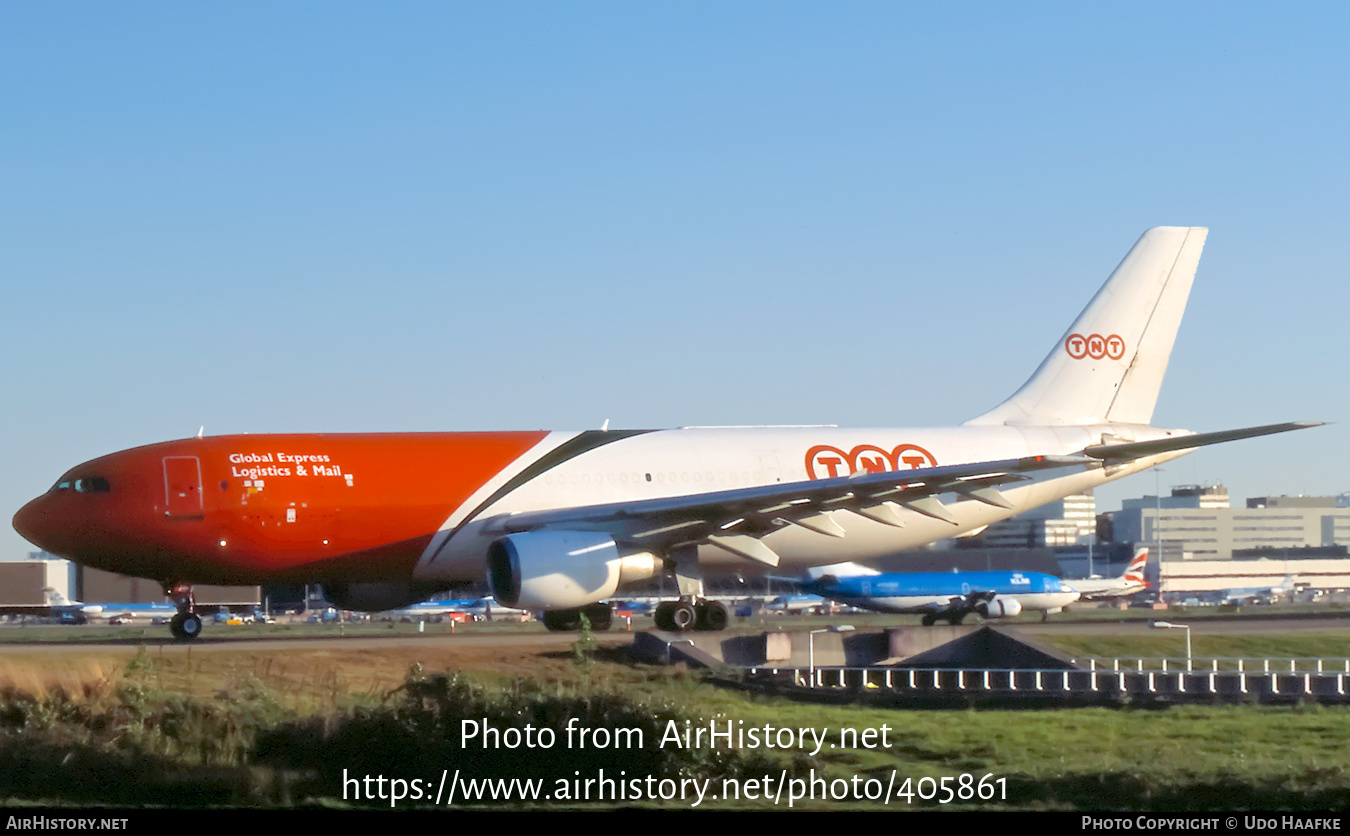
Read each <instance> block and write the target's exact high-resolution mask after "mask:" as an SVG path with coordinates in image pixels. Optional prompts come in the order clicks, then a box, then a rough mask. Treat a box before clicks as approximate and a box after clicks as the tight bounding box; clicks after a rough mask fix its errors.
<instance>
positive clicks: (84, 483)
mask: <svg viewBox="0 0 1350 836" xmlns="http://www.w3.org/2000/svg"><path fill="white" fill-rule="evenodd" d="M52 490H54V491H78V492H79V493H107V492H108V491H111V490H112V485H111V484H109V483H108V480H107V479H105V478H103V477H102V476H89V477H86V478H84V479H63V480H61V481H60V482H57V483H56V484H55V485H53V486H52Z"/></svg>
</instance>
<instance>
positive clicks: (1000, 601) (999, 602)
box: [980, 595, 1022, 618]
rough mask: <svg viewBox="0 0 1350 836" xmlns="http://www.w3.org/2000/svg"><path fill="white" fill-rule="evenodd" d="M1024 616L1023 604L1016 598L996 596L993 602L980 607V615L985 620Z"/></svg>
mask: <svg viewBox="0 0 1350 836" xmlns="http://www.w3.org/2000/svg"><path fill="white" fill-rule="evenodd" d="M1021 614H1022V602H1021V601H1018V600H1017V599H1016V598H1004V597H1003V596H1001V595H1000V596H996V597H995V598H994V599H993V600H990V601H987V602H985V603H983V604H981V605H980V615H982V616H984V617H985V618H1011V617H1012V616H1014V615H1021Z"/></svg>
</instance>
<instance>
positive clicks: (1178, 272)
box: [966, 226, 1209, 425]
mask: <svg viewBox="0 0 1350 836" xmlns="http://www.w3.org/2000/svg"><path fill="white" fill-rule="evenodd" d="M1208 232H1209V230H1207V229H1205V228H1204V227H1175V226H1160V227H1155V228H1153V229H1150V230H1148V231H1147V232H1145V233H1144V234H1143V235H1142V236H1140V238H1139V241H1138V242H1137V243H1136V244H1135V245H1134V247H1133V248H1132V249H1131V250H1130V252H1129V253H1128V254H1127V255H1126V256H1125V259H1124V260H1123V261H1121V262H1120V265H1119V266H1118V267H1116V269H1115V272H1113V273H1112V274H1111V277H1110V278H1109V279H1107V280H1106V284H1104V285H1102V288H1101V290H1099V291H1097V295H1096V296H1094V297H1092V301H1091V302H1089V303H1088V306H1087V307H1086V308H1084V309H1083V312H1082V313H1081V314H1079V315H1078V319H1076V320H1075V321H1074V323H1073V325H1071V326H1070V327H1069V330H1068V331H1067V332H1066V333H1065V334H1064V336H1063V337H1062V338H1061V339H1060V341H1059V342H1058V343H1056V344H1055V347H1054V348H1053V349H1051V351H1050V354H1049V355H1048V356H1046V358H1045V360H1044V361H1042V362H1041V365H1040V368H1038V369H1037V370H1036V373H1035V374H1033V375H1032V376H1031V379H1030V380H1028V381H1027V382H1026V383H1024V384H1023V385H1022V388H1021V389H1018V390H1017V392H1016V393H1015V394H1014V395H1013V396H1012V397H1011V398H1008V400H1006V401H1004V402H1003V403H1002V404H1000V405H998V406H997V407H995V408H994V409H993V410H991V411H989V412H986V413H985V414H984V415H981V416H979V417H978V418H974V419H972V420H970V421H967V422H966V423H967V424H968V425H988V424H1040V425H1053V424H1097V423H1102V422H1105V421H1115V422H1120V423H1128V424H1147V423H1148V422H1149V421H1150V419H1152V417H1153V407H1154V406H1155V405H1156V404H1157V402H1158V390H1159V389H1160V388H1161V386H1162V380H1163V375H1164V374H1165V373H1166V372H1167V359H1168V357H1169V356H1170V355H1171V353H1172V344H1173V342H1174V341H1175V340H1176V335H1177V328H1179V327H1180V325H1181V315H1182V313H1183V312H1185V310H1186V298H1187V296H1189V295H1190V292H1191V281H1192V280H1193V279H1194V278H1195V268H1196V266H1197V265H1198V264H1199V263H1200V250H1201V249H1202V248H1203V247H1204V244H1205V236H1206V234H1208Z"/></svg>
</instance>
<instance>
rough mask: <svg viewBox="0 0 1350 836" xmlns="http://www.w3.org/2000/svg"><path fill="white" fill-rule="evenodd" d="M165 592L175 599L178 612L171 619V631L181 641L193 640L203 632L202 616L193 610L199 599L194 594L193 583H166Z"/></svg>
mask: <svg viewBox="0 0 1350 836" xmlns="http://www.w3.org/2000/svg"><path fill="white" fill-rule="evenodd" d="M164 594H165V595H167V596H169V597H170V598H172V599H173V605H174V607H175V608H177V610H178V613H177V614H176V615H175V616H174V617H173V619H172V620H170V621H169V632H171V633H173V637H174V638H175V639H178V640H179V641H192V640H193V639H195V638H197V637H198V636H200V635H201V634H202V617H201V616H199V615H197V613H195V612H193V610H195V609H196V608H197V600H196V599H195V598H194V597H193V595H192V584H190V583H175V584H165V585H164Z"/></svg>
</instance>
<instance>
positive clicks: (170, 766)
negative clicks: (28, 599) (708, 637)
mask: <svg viewBox="0 0 1350 836" xmlns="http://www.w3.org/2000/svg"><path fill="white" fill-rule="evenodd" d="M408 626H409V625H398V627H408ZM437 626H439V625H437ZM430 627H431V625H428V628H430ZM55 629H61V630H69V629H70V628H55ZM110 629H112V628H100V630H102V631H104V632H102V633H100V634H99V635H102V636H103V637H104V639H105V640H106V641H107V642H108V644H107V645H106V646H105V647H103V648H99V649H97V650H92V651H91V650H86V649H83V648H81V649H78V650H59V651H53V652H49V653H41V654H37V653H31V652H28V653H22V652H17V651H5V650H3V649H0V687H2V688H3V689H4V695H3V699H0V735H3V745H2V746H0V786H2V787H5V788H7V789H6V794H7V796H8V797H9V798H10V799H11V800H37V799H45V800H49V801H50V800H64V801H66V802H70V803H93V802H100V803H112V804H128V805H138V804H150V803H163V802H164V800H165V799H171V800H172V803H174V804H177V805H184V806H195V805H204V804H235V805H264V806H274V805H279V806H285V805H293V804H304V803H310V802H314V801H317V800H323V801H324V803H343V802H342V799H341V796H342V780H341V776H342V771H341V770H342V769H347V770H349V771H351V772H356V771H358V770H359V771H362V774H382V775H385V776H387V777H402V778H405V779H413V778H418V779H421V780H424V781H431V780H432V779H435V778H437V777H438V776H439V774H440V770H441V769H446V770H452V769H460V770H461V773H463V774H471V775H475V776H478V777H493V776H498V777H507V778H510V777H517V778H519V777H524V778H530V777H535V778H545V777H547V778H549V779H550V780H561V778H564V777H566V776H569V775H572V774H573V773H576V774H577V776H578V777H580V776H583V775H593V774H595V773H596V772H597V770H600V769H609V772H607V773H606V774H607V775H610V776H613V775H615V774H616V773H617V772H619V771H624V772H626V774H627V775H629V776H633V775H638V774H642V775H649V774H650V775H654V776H657V777H661V776H665V777H667V778H668V779H670V780H676V779H680V780H685V779H687V780H706V781H709V782H711V783H710V784H709V786H715V787H718V788H722V787H727V788H732V789H735V788H739V789H746V788H749V789H750V790H751V792H750V793H749V794H752V795H755V796H756V798H754V799H747V798H745V797H742V798H741V799H740V800H739V801H735V800H728V799H726V798H724V797H723V796H722V795H717V798H716V800H713V799H711V798H709V799H705V800H704V801H703V802H702V806H704V807H711V808H714V809H787V808H788V807H787V805H788V800H789V798H790V797H791V795H792V794H793V790H795V791H797V793H798V794H804V793H805V792H807V791H810V790H812V787H813V783H812V782H813V780H814V781H815V783H814V787H815V788H816V789H820V791H821V793H822V794H825V795H830V794H831V788H833V789H839V788H841V787H847V788H849V791H848V792H846V793H845V795H848V796H849V797H847V798H843V799H831V800H822V799H820V798H819V797H817V798H814V799H807V798H800V799H796V800H794V801H793V808H794V809H801V808H808V809H821V808H827V809H836V808H851V809H875V808H877V807H879V806H883V805H884V806H886V807H889V808H894V809H906V808H925V809H957V808H962V807H965V808H973V809H988V808H989V806H990V805H997V806H998V807H999V808H1000V809H1003V808H1016V809H1068V810H1072V809H1094V810H1105V809H1111V810H1180V809H1209V810H1218V809H1221V810H1230V809H1276V808H1280V809H1343V808H1345V807H1346V806H1347V804H1350V711H1348V710H1346V709H1343V708H1339V707H1337V708H1332V707H1319V706H1312V705H1310V706H1302V707H1292V708H1259V707H1255V706H1238V707H1173V708H1168V709H1161V710H1138V709H1134V710H1131V709H1101V708H1091V709H1061V710H1045V711H1020V712H1019V711H973V710H948V711H912V710H881V709H868V708H860V707H853V706H822V705H818V704H809V703H798V702H792V701H788V700H785V699H777V698H766V697H761V696H755V695H749V694H745V693H741V692H738V691H734V690H727V689H722V688H717V687H714V686H713V685H711V684H708V683H707V682H705V681H704V679H703V678H702V677H701V676H700V675H698V674H696V673H690V672H686V671H682V670H679V669H670V668H664V667H652V666H648V665H644V664H640V663H638V662H636V661H635V660H633V659H631V658H629V657H628V655H627V652H626V650H625V649H624V647H623V646H621V645H618V644H616V642H615V637H606V638H605V639H604V640H603V641H602V642H601V645H600V648H599V649H598V650H596V651H593V652H591V653H589V654H576V653H574V652H573V651H572V650H571V649H570V648H567V647H566V646H565V645H564V646H561V647H559V646H557V645H548V646H545V645H542V644H540V643H539V642H538V639H537V638H536V639H534V640H532V638H531V637H532V636H534V637H537V636H539V635H540V634H539V633H536V632H533V631H530V630H526V629H523V628H517V629H519V630H520V631H521V632H520V641H519V642H517V643H515V644H514V645H512V646H510V647H508V648H505V649H503V648H502V647H500V646H489V647H480V646H471V645H469V644H467V643H459V642H456V641H455V640H454V639H452V638H439V639H438V638H429V639H428V640H427V641H425V642H411V643H405V644H399V645H397V646H395V647H388V648H382V649H379V650H363V649H347V648H344V646H343V645H344V644H345V643H344V642H340V641H339V642H334V643H333V646H332V647H331V648H329V647H324V648H322V649H318V650H315V649H296V650H276V651H269V652H267V653H265V654H259V653H257V652H256V651H253V650H238V651H234V650H230V649H227V648H215V649H213V650H212V651H211V652H209V653H206V652H200V651H197V652H194V651H192V650H190V649H184V648H174V647H170V648H165V647H164V646H157V647H145V648H142V647H138V646H136V644H135V643H134V639H133V638H132V637H127V636H116V635H114V634H113V633H111V632H107V631H108V630H110ZM129 629H136V628H129ZM222 629H224V628H222ZM231 629H234V630H238V629H251V628H231ZM1178 638H1179V637H1178V636H1176V635H1175V634H1171V633H1165V632H1162V631H1151V632H1143V633H1142V634H1141V635H1139V636H1132V637H1128V638H1127V639H1126V641H1127V646H1128V648H1129V651H1130V654H1131V655H1150V654H1157V655H1159V656H1175V655H1176V654H1175V650H1176V648H1177V646H1178ZM1207 638H1212V639H1214V642H1213V643H1212V644H1207V645H1201V642H1200V639H1201V637H1198V636H1197V637H1196V653H1197V655H1202V650H1201V648H1202V647H1204V648H1205V649H1204V650H1203V653H1205V654H1211V655H1225V656H1253V655H1258V654H1264V653H1272V652H1278V654H1277V655H1280V656H1326V655H1341V656H1343V655H1344V654H1345V648H1346V646H1347V639H1350V636H1347V634H1346V633H1345V632H1344V631H1316V630H1310V631H1298V632H1291V633H1282V634H1279V635H1253V636H1213V637H1207ZM618 641H620V642H621V641H622V638H619V639H618ZM1055 641H1056V642H1057V643H1058V644H1059V645H1060V647H1061V648H1062V649H1064V650H1065V651H1067V652H1069V653H1071V654H1079V655H1087V654H1091V655H1113V654H1115V653H1116V652H1118V648H1119V645H1117V644H1116V643H1115V642H1116V641H1117V640H1116V639H1115V638H1112V637H1103V638H1091V637H1082V636H1080V637H1074V638H1063V637H1056V639H1055ZM437 672H451V674H450V675H448V676H437V675H436V674H437ZM568 718H576V719H575V720H574V725H577V726H579V727H585V728H588V729H591V730H592V731H594V730H597V729H602V728H603V729H610V730H615V729H619V728H629V729H639V728H641V729H643V730H644V733H645V736H646V738H645V739H644V741H643V745H642V746H641V747H634V746H628V747H626V751H614V750H603V749H604V747H592V748H591V749H590V750H588V749H582V748H580V747H578V748H577V749H576V750H568V749H567V748H566V747H564V746H562V745H561V743H559V744H558V745H556V746H554V747H552V748H542V747H536V748H534V749H530V748H529V747H523V746H522V747H518V748H515V749H509V750H508V749H507V748H506V747H502V746H498V747H497V751H496V752H494V751H491V750H490V749H489V748H484V747H477V748H475V747H474V746H461V745H460V743H461V741H460V739H459V735H460V733H461V731H462V723H463V721H464V720H466V719H467V720H473V721H481V722H482V723H484V724H489V723H490V724H493V725H494V727H495V728H498V729H508V728H512V727H518V728H524V726H525V725H531V724H534V725H535V727H536V728H543V727H544V726H550V727H551V728H553V729H554V730H555V731H556V732H557V734H558V735H559V736H560V737H559V739H560V740H561V735H562V734H563V733H564V730H565V728H566V723H567V719H568ZM710 721H711V722H714V723H717V724H720V725H716V726H714V727H713V728H717V729H724V728H727V727H728V726H727V724H730V728H732V729H733V730H735V731H742V732H744V731H748V730H754V731H755V732H756V733H757V734H758V737H757V738H756V739H755V741H754V743H755V744H757V745H747V746H744V747H743V748H739V749H736V748H734V747H732V748H728V747H725V746H721V745H716V746H710V745H708V743H707V740H706V739H705V740H704V741H702V742H696V743H695V745H693V746H689V747H683V746H677V745H674V744H673V743H672V742H671V741H667V742H666V744H665V745H661V744H660V742H659V737H658V735H660V734H663V733H665V732H667V731H669V729H670V723H671V722H674V724H675V729H676V730H677V731H680V732H681V733H685V732H688V731H697V730H699V729H705V730H706V729H707V728H708V723H709V722H710ZM767 729H772V730H773V731H772V732H770V731H767ZM780 730H790V731H791V732H792V733H791V734H790V735H788V736H789V737H791V738H792V743H793V744H794V745H791V746H784V747H780V746H779V745H778V743H779V742H780V738H778V737H777V736H776V735H778V734H783V733H785V732H781V731H780ZM846 730H848V731H846ZM868 732H870V734H868ZM803 739H804V740H805V745H804V746H803V745H800V744H801V743H802V741H803ZM782 740H786V737H785V738H782ZM630 742H631V740H630ZM740 742H742V743H744V742H745V740H744V739H742V740H741V741H740ZM597 749H598V750H597ZM498 755H501V756H508V757H505V759H501V758H498V757H497V756H498ZM129 776H134V780H133V779H132V778H131V777H129ZM985 776H990V780H995V781H1000V783H999V784H998V785H997V795H996V797H994V798H991V799H986V800H980V799H979V798H978V797H971V798H965V799H962V798H960V797H957V796H956V795H955V793H953V798H952V799H951V800H950V802H948V803H945V804H941V803H939V801H940V800H941V797H942V790H941V789H940V788H941V786H942V784H941V782H942V779H943V778H947V779H949V781H948V784H947V787H948V788H954V789H958V790H959V789H962V788H967V789H969V788H972V787H975V786H977V784H976V783H975V782H977V781H979V780H980V779H982V778H984V777H985ZM907 779H908V784H906V783H905V782H906V780H907ZM963 781H964V782H966V783H964V784H963V783H962V782H963ZM723 782H729V783H723ZM761 782H762V783H761ZM778 782H795V783H791V784H790V789H789V790H788V791H787V792H785V793H783V794H781V795H780V796H778V797H777V799H776V800H775V801H767V800H764V799H763V798H761V797H759V796H762V795H765V794H767V790H766V788H768V787H770V786H774V785H776V784H777V783H778ZM882 786H887V787H893V788H902V787H905V786H908V787H909V789H910V794H909V797H908V798H906V797H899V798H897V797H895V796H891V799H890V802H889V803H888V804H886V803H884V802H883V801H880V800H875V799H869V798H867V797H859V796H866V795H867V794H868V793H869V792H871V791H872V790H874V789H877V788H880V787H882ZM989 786H991V787H992V786H993V785H992V784H991V785H989ZM717 792H721V790H720V789H719V790H717V791H714V792H713V794H715V795H716V794H717ZM924 796H927V798H926V799H925V797H924ZM345 803H353V802H352V800H351V799H350V798H348V800H347V802H345ZM579 803H580V805H581V806H586V805H587V804H588V803H589V804H590V805H592V806H593V805H596V804H600V805H601V806H615V804H616V802H614V801H612V800H604V801H598V802H597V801H591V802H577V801H575V800H574V799H571V798H569V799H567V800H558V799H557V798H556V797H555V798H554V800H552V801H549V802H543V801H536V802H529V803H521V802H515V803H504V802H500V801H499V802H497V803H496V804H495V805H494V806H505V807H511V808H515V807H519V806H530V807H535V806H561V807H565V808H571V807H573V806H577V805H578V804H579ZM631 803H634V802H633V800H632V799H629V800H627V801H624V802H620V804H621V806H626V805H628V804H631ZM411 804H412V801H411V800H408V801H405V802H403V804H402V806H410V805H411ZM647 804H654V805H655V806H668V807H672V808H683V807H688V806H690V804H691V801H690V800H689V799H682V798H672V799H671V800H669V801H664V802H662V801H657V802H650V801H647V800H643V801H641V802H640V803H639V806H643V805H647ZM387 805H388V802H387V801H386V802H383V803H381V804H380V806H387Z"/></svg>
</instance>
